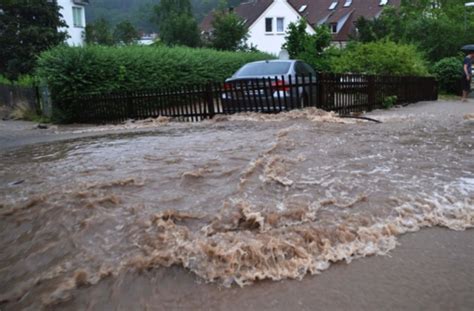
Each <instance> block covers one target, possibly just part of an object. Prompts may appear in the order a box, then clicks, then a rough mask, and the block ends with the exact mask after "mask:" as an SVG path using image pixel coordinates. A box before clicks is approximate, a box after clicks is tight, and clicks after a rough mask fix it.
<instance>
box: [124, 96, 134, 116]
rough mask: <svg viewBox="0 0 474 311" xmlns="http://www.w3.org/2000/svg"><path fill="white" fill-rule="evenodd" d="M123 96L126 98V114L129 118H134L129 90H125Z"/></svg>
mask: <svg viewBox="0 0 474 311" xmlns="http://www.w3.org/2000/svg"><path fill="white" fill-rule="evenodd" d="M125 94H126V95H125V98H126V100H127V114H128V118H129V119H134V118H135V114H134V111H133V98H132V93H131V92H126V93H125Z"/></svg>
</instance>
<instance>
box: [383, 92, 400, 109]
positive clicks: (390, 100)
mask: <svg viewBox="0 0 474 311" xmlns="http://www.w3.org/2000/svg"><path fill="white" fill-rule="evenodd" d="M397 100H398V97H397V96H396V95H392V96H387V97H385V98H384V100H383V103H382V106H383V107H384V108H385V109H390V108H392V107H393V106H394V105H395V104H396V103H397Z"/></svg>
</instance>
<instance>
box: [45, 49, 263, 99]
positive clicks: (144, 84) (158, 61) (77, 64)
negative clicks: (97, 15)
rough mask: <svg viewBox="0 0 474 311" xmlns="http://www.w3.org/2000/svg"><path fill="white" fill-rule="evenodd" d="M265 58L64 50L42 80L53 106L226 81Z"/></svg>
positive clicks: (50, 60) (53, 55) (51, 59)
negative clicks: (73, 100) (74, 99)
mask: <svg viewBox="0 0 474 311" xmlns="http://www.w3.org/2000/svg"><path fill="white" fill-rule="evenodd" d="M268 58H271V56H269V55H267V54H263V53H243V52H219V51H215V50H210V49H191V48H185V47H174V48H170V47H166V46H161V47H160V46H159V47H146V46H121V47H106V46H97V45H92V46H87V47H84V48H81V47H58V48H55V49H52V50H50V51H47V52H45V53H43V54H42V55H41V57H40V59H39V61H38V64H39V67H38V75H39V76H40V77H41V78H42V79H43V80H44V81H45V82H46V83H47V84H48V87H49V89H50V91H51V96H52V99H53V101H60V100H62V99H64V98H69V97H73V96H76V95H79V94H90V93H107V92H113V91H127V90H140V89H157V88H170V87H179V86H185V85H190V84H200V83H205V82H207V81H223V80H224V79H225V78H227V77H229V76H231V75H232V74H233V73H234V72H235V71H236V70H237V69H238V68H240V67H241V66H242V65H243V64H245V63H247V62H251V61H256V60H263V59H268Z"/></svg>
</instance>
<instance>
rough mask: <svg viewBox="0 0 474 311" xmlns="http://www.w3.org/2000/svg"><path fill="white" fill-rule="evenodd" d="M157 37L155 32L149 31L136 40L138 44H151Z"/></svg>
mask: <svg viewBox="0 0 474 311" xmlns="http://www.w3.org/2000/svg"><path fill="white" fill-rule="evenodd" d="M157 38H158V34H157V33H150V34H143V35H142V36H141V37H140V39H139V40H138V44H140V45H151V44H153V43H155V41H156V40H157Z"/></svg>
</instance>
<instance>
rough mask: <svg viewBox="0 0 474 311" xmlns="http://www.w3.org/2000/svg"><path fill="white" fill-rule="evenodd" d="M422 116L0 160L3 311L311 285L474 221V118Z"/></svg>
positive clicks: (123, 137) (207, 134)
mask: <svg viewBox="0 0 474 311" xmlns="http://www.w3.org/2000/svg"><path fill="white" fill-rule="evenodd" d="M422 111H424V110H423V109H419V110H414V111H411V112H410V110H409V109H406V110H403V109H401V110H400V111H395V112H391V113H380V114H379V115H377V114H375V115H374V116H373V117H375V118H379V119H381V120H382V121H384V123H382V124H375V123H372V122H366V121H357V120H348V119H339V118H336V117H334V116H333V115H330V114H326V113H322V112H320V111H316V110H312V109H308V110H306V111H304V112H292V113H287V114H281V115H278V116H260V115H256V114H243V115H237V116H234V117H230V118H229V117H219V118H217V119H216V120H213V121H206V122H203V123H200V124H182V123H181V124H178V123H172V122H171V123H167V124H163V125H162V126H161V127H160V128H159V129H157V130H156V131H153V132H149V133H146V134H136V133H132V134H120V135H105V136H102V137H95V138H91V137H88V138H78V139H74V140H68V141H62V142H56V143H48V144H41V145H33V146H29V147H23V148H21V149H16V150H13V151H5V152H2V153H0V248H1V249H2V251H1V253H0V280H2V281H1V283H0V307H1V308H2V309H5V310H14V309H30V310H38V309H40V308H58V309H65V310H77V309H136V308H140V309H167V308H170V307H173V306H174V307H177V306H180V305H183V304H185V303H186V298H185V296H183V295H182V291H186V290H188V291H189V290H191V288H192V287H193V286H203V287H204V288H209V287H208V286H209V285H206V284H205V283H210V284H212V286H213V287H216V288H219V290H222V291H226V290H227V289H226V288H227V287H231V288H233V289H235V288H239V289H240V287H244V289H245V288H246V287H252V286H258V285H259V284H260V285H261V284H264V285H265V286H272V285H271V284H272V282H271V281H277V280H284V279H295V280H302V279H303V278H304V277H305V276H308V275H315V274H319V273H324V270H326V269H328V268H329V267H330V265H331V264H333V263H336V262H340V261H345V262H347V263H350V262H351V261H352V260H354V259H357V258H362V257H366V256H371V255H384V254H387V253H388V252H390V251H391V250H393V249H394V248H395V247H396V246H397V239H398V238H399V236H400V235H402V234H404V233H408V232H417V231H419V230H420V229H422V228H425V227H432V226H441V227H446V228H449V229H452V230H457V231H463V230H465V229H468V228H472V227H473V226H474V161H473V159H474V151H473V145H474V121H473V120H472V119H473V118H472V115H469V114H467V113H466V110H465V109H461V110H459V111H449V113H448V111H443V110H440V109H438V110H436V109H434V110H433V111H431V112H429V113H426V112H425V113H422ZM360 260H364V259H360ZM349 266H350V265H349ZM183 271H186V273H184V274H183ZM188 274H189V275H188ZM152 280H153V281H152ZM269 281H270V282H269ZM315 282H317V278H316V280H315ZM183 283H186V284H183ZM157 284H161V285H163V284H166V286H164V287H163V286H158V285H157ZM290 286H291V284H290ZM158 287H159V288H160V289H159V290H158ZM242 290H243V289H242ZM178 292H181V294H180V295H178ZM131 293H133V295H132V294H131ZM223 295H224V296H225V294H223ZM104 297H105V298H104ZM132 297H133V298H132ZM183 297H184V298H183ZM252 298H253V299H256V300H258V299H260V300H266V299H272V297H265V296H261V297H259V298H256V297H252ZM273 298H275V297H273ZM279 299H281V300H284V299H285V298H284V297H279ZM188 303H189V301H188ZM214 303H215V302H214ZM221 303H222V305H220V306H219V305H218V306H216V305H212V306H211V305H206V301H202V300H201V301H200V302H199V305H194V306H192V307H193V308H202V309H215V308H217V309H219V308H223V306H224V305H225V304H232V296H231V297H229V296H228V295H227V301H226V302H225V304H224V302H222V301H221ZM166 306H167V307H166ZM188 306H190V305H189V304H188Z"/></svg>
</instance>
